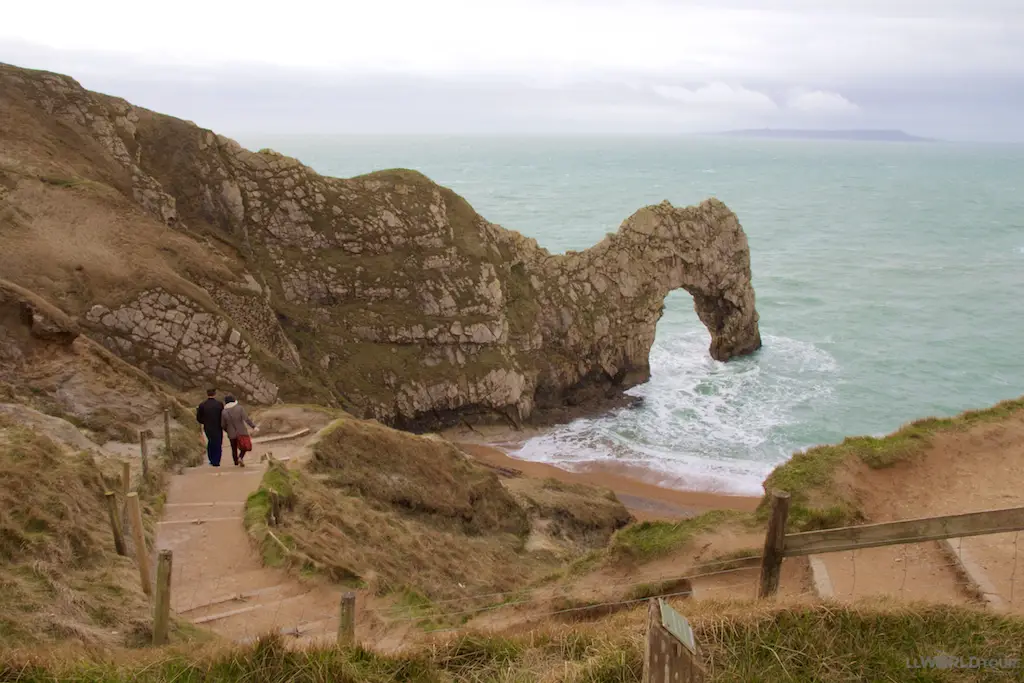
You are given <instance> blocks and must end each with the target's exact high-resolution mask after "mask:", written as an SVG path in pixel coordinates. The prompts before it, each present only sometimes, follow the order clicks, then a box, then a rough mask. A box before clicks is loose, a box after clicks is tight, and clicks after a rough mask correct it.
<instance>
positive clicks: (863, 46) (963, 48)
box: [0, 0, 1024, 140]
mask: <svg viewBox="0 0 1024 683" xmlns="http://www.w3.org/2000/svg"><path fill="white" fill-rule="evenodd" d="M10 4H11V6H10V7H5V8H4V9H5V13H4V19H3V21H0V62H11V63H15V64H18V65H20V66H26V67H30V68H42V69H49V70H53V71H58V72H61V73H66V74H68V75H70V76H72V77H74V78H77V79H78V80H80V81H81V83H82V84H83V85H84V86H85V87H87V88H91V89H96V90H100V91H103V92H108V93H111V94H115V95H119V96H123V97H125V98H127V99H129V100H131V101H133V102H136V103H138V104H139V105H141V106H147V107H150V108H153V109H156V110H159V111H166V112H168V113H172V114H175V115H178V116H182V117H184V118H189V119H192V120H195V121H197V122H208V123H207V124H206V125H211V126H215V127H219V128H220V129H224V130H228V129H237V128H240V127H245V128H246V129H253V130H256V129H259V130H265V131H288V130H305V129H307V128H308V129H309V130H314V129H315V130H317V131H324V132H333V131H338V132H342V131H344V132H354V133H359V132H365V131H370V130H381V131H382V132H384V131H386V132H392V131H407V132H408V131H416V132H436V131H445V132H455V133H457V132H462V131H506V130H512V129H514V130H515V131H535V130H536V131H563V130H567V131H569V132H572V131H575V130H578V129H580V128H585V127H587V126H592V127H600V128H601V129H602V130H604V129H607V130H609V131H616V130H633V129H637V130H640V129H642V130H645V131H646V130H649V131H650V132H658V131H668V132H686V131H695V130H698V129H699V130H709V129H721V128H726V127H759V126H778V127H815V126H819V125H820V126H822V127H824V126H832V125H842V122H843V121H845V120H853V119H854V118H855V119H856V122H857V126H858V127H884V128H904V129H906V130H908V131H910V132H915V133H920V134H922V135H928V136H933V137H943V138H947V137H954V138H968V139H972V138H973V139H978V138H984V139H1010V140H1021V139H1024V118H1022V117H1020V111H1022V110H1024V0H931V1H930V2H922V1H921V0H828V1H827V2H822V1H821V0H773V1H772V2H771V3H765V2H763V0H635V1H634V2H631V3H623V2H619V1H616V0H490V1H489V2H486V3H481V2H479V1H476V2H474V1H473V0H433V1H432V2H431V3H422V2H420V1H419V0H391V2H389V3H351V2H329V0H290V1H289V3H287V4H286V5H282V4H281V3H280V2H274V1H271V0H217V2H209V0H179V2H178V4H177V5H176V6H175V7H176V9H175V11H174V12H167V11H165V9H164V8H162V7H161V6H159V5H155V4H152V3H139V2H137V0H94V1H93V2H91V3H82V2H80V0H49V1H48V2H47V3H29V2H22V3H10ZM196 17H201V19H200V20H198V23H197V19H196ZM223 27H230V30H226V29H225V30H222V29H223Z"/></svg>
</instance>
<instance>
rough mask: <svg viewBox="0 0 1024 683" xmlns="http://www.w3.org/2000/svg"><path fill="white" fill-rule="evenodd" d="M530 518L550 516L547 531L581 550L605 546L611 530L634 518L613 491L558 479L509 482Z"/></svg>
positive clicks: (545, 530) (546, 518)
mask: <svg viewBox="0 0 1024 683" xmlns="http://www.w3.org/2000/svg"><path fill="white" fill-rule="evenodd" d="M506 486H508V487H509V488H510V489H511V490H512V491H513V492H514V493H515V494H516V495H517V497H518V499H519V501H520V502H521V503H522V504H523V506H524V507H525V508H526V510H527V511H528V512H529V514H530V516H531V518H535V519H540V520H548V522H547V524H544V525H543V528H544V533H545V534H546V535H548V536H550V537H551V538H552V540H554V541H556V542H562V543H566V544H571V545H573V546H575V547H576V548H577V549H579V550H589V549H594V548H603V547H604V546H606V545H607V544H608V540H609V539H610V538H611V537H612V534H613V533H614V532H615V531H616V530H617V529H621V528H622V527H624V526H626V525H627V524H629V523H630V522H632V521H634V520H633V516H632V515H631V514H630V513H629V510H627V509H626V507H625V506H624V505H623V504H622V503H620V502H619V499H618V498H616V497H615V494H614V493H613V492H611V491H602V490H599V489H595V488H594V487H592V486H586V485H581V484H568V483H564V482H560V481H557V480H555V479H544V480H537V479H510V480H508V481H507V482H506Z"/></svg>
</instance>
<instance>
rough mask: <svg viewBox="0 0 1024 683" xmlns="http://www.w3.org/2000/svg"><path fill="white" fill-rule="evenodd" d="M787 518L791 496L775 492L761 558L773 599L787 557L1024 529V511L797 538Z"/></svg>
mask: <svg viewBox="0 0 1024 683" xmlns="http://www.w3.org/2000/svg"><path fill="white" fill-rule="evenodd" d="M788 518H789V494H788V493H786V492H784V491H774V492H773V493H772V516H771V518H770V519H769V521H768V532H767V533H766V534H765V541H764V554H763V555H762V557H761V583H760V587H759V590H758V596H759V597H762V598H764V597H768V596H770V595H774V594H775V592H776V591H777V590H778V588H779V572H780V570H781V568H782V560H783V559H785V558H787V557H797V556H800V555H817V554H819V553H836V552H841V551H844V550H859V549H861V548H877V547H879V546H885V545H897V544H901V543H923V542H925V541H941V540H943V539H946V538H965V537H968V536H980V535H983V534H999V533H1006V532H1012V531H1022V530H1024V507H1017V508H1005V509H1002V510H984V511H982V512H966V513H962V514H957V515H942V516H939V517H922V518H920V519H904V520H900V521H898V522H882V523H880V524H863V525H860V526H848V527H842V528H839V529H825V530H823V531H805V532H802V533H795V534H787V533H785V529H786V521H787V519H788Z"/></svg>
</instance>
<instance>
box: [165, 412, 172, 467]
mask: <svg viewBox="0 0 1024 683" xmlns="http://www.w3.org/2000/svg"><path fill="white" fill-rule="evenodd" d="M164 449H165V450H164V457H165V458H167V459H170V457H171V409H170V408H164Z"/></svg>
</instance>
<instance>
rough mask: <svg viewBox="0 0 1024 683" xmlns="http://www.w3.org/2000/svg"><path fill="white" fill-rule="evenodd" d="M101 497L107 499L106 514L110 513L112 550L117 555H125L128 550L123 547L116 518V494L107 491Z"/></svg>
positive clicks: (119, 525)
mask: <svg viewBox="0 0 1024 683" xmlns="http://www.w3.org/2000/svg"><path fill="white" fill-rule="evenodd" d="M103 497H104V498H106V499H107V514H109V515H110V530H111V531H112V532H113V534H114V550H116V551H117V554H118V555H127V554H128V551H126V550H125V549H124V536H123V535H122V534H121V522H120V520H118V514H117V496H116V495H114V492H113V491H107V492H106V493H104V494H103Z"/></svg>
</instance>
